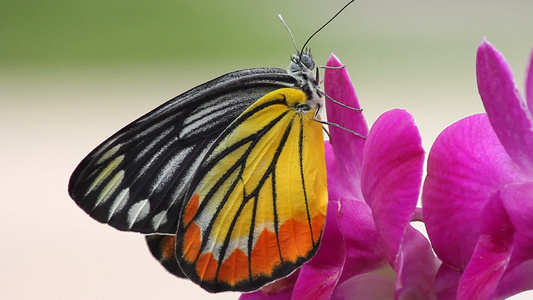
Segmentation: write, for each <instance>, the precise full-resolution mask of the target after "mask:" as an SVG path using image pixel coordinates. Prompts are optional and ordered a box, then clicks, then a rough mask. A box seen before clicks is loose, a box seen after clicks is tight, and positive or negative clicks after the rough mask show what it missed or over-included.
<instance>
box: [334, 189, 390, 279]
mask: <svg viewBox="0 0 533 300" xmlns="http://www.w3.org/2000/svg"><path fill="white" fill-rule="evenodd" d="M339 203H340V207H339V211H340V214H339V218H338V220H339V226H340V229H341V232H342V235H343V236H344V241H345V243H346V262H345V264H344V270H343V273H342V276H341V279H340V280H339V283H341V282H343V281H345V280H347V279H349V278H350V277H353V276H355V275H358V274H362V273H365V272H370V271H373V270H375V269H377V268H379V267H381V266H383V265H384V264H386V263H387V261H386V256H385V251H384V249H383V246H382V243H383V242H382V240H381V238H380V236H379V234H378V232H377V230H376V227H375V224H374V220H373V219H372V212H371V210H370V207H368V205H367V204H366V203H365V202H364V201H358V200H355V199H344V198H341V199H340V201H339Z"/></svg>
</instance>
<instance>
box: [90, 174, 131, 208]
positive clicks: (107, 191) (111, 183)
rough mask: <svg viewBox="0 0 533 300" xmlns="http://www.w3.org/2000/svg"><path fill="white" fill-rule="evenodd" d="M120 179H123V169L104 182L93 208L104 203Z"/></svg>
mask: <svg viewBox="0 0 533 300" xmlns="http://www.w3.org/2000/svg"><path fill="white" fill-rule="evenodd" d="M122 179H124V171H123V170H121V171H119V172H117V174H115V176H113V178H112V179H111V180H110V181H109V182H108V183H107V184H106V186H105V187H104V188H103V189H102V191H101V192H100V195H98V198H97V199H96V203H95V204H94V208H96V207H98V206H99V205H100V204H103V203H105V202H106V201H107V200H108V199H109V197H111V195H113V193H114V192H115V190H116V189H117V187H118V186H119V185H120V183H121V182H122Z"/></svg>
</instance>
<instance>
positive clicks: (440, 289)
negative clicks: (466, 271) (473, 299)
mask: <svg viewBox="0 0 533 300" xmlns="http://www.w3.org/2000/svg"><path fill="white" fill-rule="evenodd" d="M462 275H463V273H461V272H458V271H457V270H454V269H452V268H450V267H449V266H448V265H447V264H444V263H443V264H441V265H440V268H439V270H438V271H437V275H436V276H435V294H436V295H437V299H439V300H455V298H456V296H457V286H458V285H459V280H460V279H461V276H462Z"/></svg>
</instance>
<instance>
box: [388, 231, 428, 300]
mask: <svg viewBox="0 0 533 300" xmlns="http://www.w3.org/2000/svg"><path fill="white" fill-rule="evenodd" d="M396 272H397V274H398V277H397V279H396V285H395V290H396V293H395V299H434V298H435V292H434V286H433V281H434V279H435V275H436V273H437V260H436V257H435V255H434V254H433V251H432V250H431V246H430V244H429V241H428V240H427V239H426V238H425V237H424V236H423V235H422V233H420V232H419V231H418V230H416V229H415V228H413V227H411V226H410V225H409V226H407V228H406V230H405V235H404V237H403V241H402V244H401V248H400V252H399V253H398V260H397V263H396Z"/></svg>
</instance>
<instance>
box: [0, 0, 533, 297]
mask: <svg viewBox="0 0 533 300" xmlns="http://www.w3.org/2000/svg"><path fill="white" fill-rule="evenodd" d="M345 3H346V1H337V0H332V1H318V0H307V1H304V0H298V1H287V0H284V1H281V0H271V1H264V0H246V1H245V0H241V1H236V0H229V1H168V0H160V1H139V0H128V1H125V0H115V1H101V0H99V1H66V0H50V1H35V0H26V1H6V0H0V103H1V105H2V106H1V108H0V138H1V142H0V158H1V159H2V162H1V163H0V172H1V173H0V190H1V191H2V194H3V199H2V201H0V227H1V228H4V230H2V233H0V239H1V240H2V241H4V242H3V243H0V253H2V257H1V258H0V266H2V267H1V268H0V299H117V298H118V299H122V298H129V299H153V298H159V299H179V298H183V297H199V299H204V298H205V297H207V296H209V295H208V294H207V293H206V292H204V291H202V290H201V289H199V288H197V287H196V286H195V285H194V284H192V283H190V282H187V281H184V280H178V279H175V278H173V277H171V276H170V275H168V274H166V273H165V271H164V270H163V269H162V268H161V267H159V266H158V265H157V263H156V262H155V261H154V260H153V259H152V258H151V257H150V256H149V254H148V251H147V249H146V247H145V246H144V242H143V239H142V238H141V237H140V236H138V235H136V234H126V233H121V232H118V231H116V230H113V229H111V228H109V227H107V226H105V225H99V224H97V223H96V222H94V221H93V220H91V219H90V218H89V217H87V216H86V215H85V214H84V213H83V212H82V211H81V210H80V209H78V208H77V207H76V206H75V204H74V203H73V202H72V201H71V200H70V199H69V197H68V195H67V193H66V186H67V182H68V178H69V176H70V173H71V172H72V170H73V169H74V168H75V166H76V164H77V163H78V162H79V161H80V160H81V159H82V158H83V157H84V156H85V155H86V154H87V153H88V152H89V151H90V150H91V149H92V148H93V147H95V146H96V145H97V144H98V143H99V142H101V141H102V140H103V139H105V138H106V137H108V136H109V135H111V134H112V133H113V132H115V131H116V130H118V129H120V128H121V127H122V126H124V125H125V124H127V123H129V122H130V121H132V120H134V119H135V118H137V117H138V116H140V115H142V114H144V113H145V112H147V111H148V110H150V109H151V108H153V107H155V106H157V105H159V104H161V103H162V102H164V101H166V100H167V99H170V98H172V97H174V96H175V95H177V94H179V93H181V92H183V91H185V90H186V89H188V88H191V87H193V86H196V85H198V84H200V83H202V82H204V81H207V80H209V79H212V78H214V77H216V76H218V75H221V74H223V73H226V72H230V71H233V70H236V69H241V68H249V67H259V66H272V67H286V66H287V65H288V62H289V57H290V55H291V54H292V53H293V52H294V49H293V46H292V42H291V41H290V38H289V35H288V34H287V32H286V30H285V28H284V27H283V26H282V24H281V22H280V21H279V19H278V17H277V15H278V14H282V15H283V17H284V19H285V21H286V22H287V24H288V25H289V26H290V27H291V29H292V31H293V33H294V35H295V38H296V41H297V43H298V45H300V46H301V45H302V44H303V42H304V41H305V40H306V39H307V38H308V37H309V36H310V35H311V34H312V32H314V31H315V30H316V29H317V28H318V27H320V26H321V25H322V24H323V23H324V22H325V21H327V20H328V19H329V18H330V17H331V16H332V15H334V14H335V13H336V12H337V10H338V9H339V8H340V7H342V6H343V5H344V4H345ZM532 12H533V1H530V0H528V1H526V0H524V1H518V0H510V1H497V0H486V1H473V0H471V1H465V0H463V1H459V0H451V1H422V0H419V1H415V0H404V1H392V0H383V1H369V0H366V1H364V0H360V1H357V2H356V3H354V4H353V5H352V6H351V7H349V8H348V9H347V10H346V11H345V12H343V13H342V14H341V15H340V16H339V17H338V18H337V19H336V20H335V21H334V22H332V23H331V24H330V25H328V27H326V28H325V29H324V30H323V31H322V32H320V33H319V34H318V35H316V36H315V38H314V39H313V40H312V42H311V43H310V47H311V49H312V50H313V53H314V56H315V60H316V62H317V63H318V64H324V63H325V62H326V60H327V57H328V55H329V54H330V53H331V52H335V54H336V55H337V56H338V57H339V58H340V59H341V60H342V61H343V63H344V64H345V65H346V66H347V68H348V71H349V72H350V74H351V77H352V80H353V82H354V85H355V87H356V91H357V93H358V96H359V98H360V101H361V104H362V106H363V108H364V112H365V114H366V116H367V119H368V121H369V123H370V124H371V123H372V122H373V121H374V120H375V119H376V118H377V116H379V114H381V113H382V112H384V111H386V110H388V109H391V108H395V107H402V108H406V109H408V110H409V111H410V112H411V113H412V114H413V115H414V117H415V119H416V121H417V124H418V125H419V127H420V130H421V133H422V136H423V140H424V147H425V148H426V151H429V148H430V146H431V144H432V142H433V141H434V139H435V138H436V136H437V135H438V133H439V132H440V131H442V130H443V129H444V128H445V127H446V126H448V125H450V124H451V123H453V122H454V121H457V120H458V119H460V118H462V117H465V116H467V115H470V114H474V113H478V112H482V111H483V108H482V105H481V102H480V99H479V96H478V94H477V86H476V81H475V54H476V48H477V46H478V45H479V43H480V41H481V39H482V38H483V37H485V36H486V37H487V39H488V40H489V41H490V42H491V43H493V44H494V45H495V46H496V47H497V48H498V49H499V50H500V51H501V52H502V53H503V54H504V55H505V57H506V58H507V60H508V61H509V63H510V64H511V66H512V67H513V69H514V72H515V75H516V79H517V83H518V85H519V87H520V88H522V87H523V79H524V72H525V67H526V63H527V61H528V58H529V55H530V51H531V47H532V46H533V18H532V17H531V14H532ZM354 230H356V229H354ZM217 297H218V298H229V299H232V298H236V295H235V294H224V295H217V296H215V297H214V298H217ZM517 299H518V298H517Z"/></svg>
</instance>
